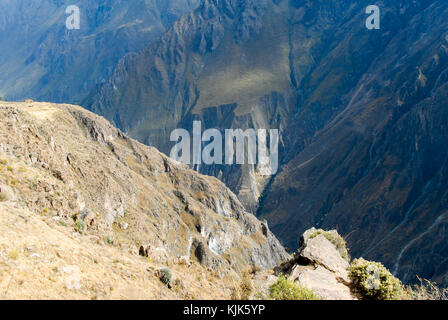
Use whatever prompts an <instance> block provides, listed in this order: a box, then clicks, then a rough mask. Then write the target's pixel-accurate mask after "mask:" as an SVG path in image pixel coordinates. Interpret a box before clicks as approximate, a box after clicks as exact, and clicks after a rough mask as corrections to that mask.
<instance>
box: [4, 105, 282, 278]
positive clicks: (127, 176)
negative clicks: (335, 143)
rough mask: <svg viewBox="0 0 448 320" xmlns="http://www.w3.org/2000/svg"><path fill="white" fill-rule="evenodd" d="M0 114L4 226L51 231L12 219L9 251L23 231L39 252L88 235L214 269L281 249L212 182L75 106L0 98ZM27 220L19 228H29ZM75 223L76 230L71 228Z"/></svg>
mask: <svg viewBox="0 0 448 320" xmlns="http://www.w3.org/2000/svg"><path fill="white" fill-rule="evenodd" d="M0 122H1V123H2V126H1V129H0V161H1V164H0V170H1V175H0V196H1V197H0V199H1V201H2V203H1V205H2V208H1V210H0V214H1V215H4V217H2V219H6V220H7V221H8V224H6V225H3V224H2V228H6V229H8V225H9V224H10V223H13V220H14V216H16V219H17V217H23V219H24V220H25V221H28V220H29V221H38V220H39V221H41V222H39V225H40V224H42V223H43V225H45V226H44V227H43V229H42V230H43V231H42V232H47V231H48V232H49V233H50V235H51V236H50V235H49V236H48V239H47V236H46V234H40V235H37V234H34V235H27V234H26V232H24V233H23V234H20V233H21V231H20V230H21V229H14V228H12V230H9V231H5V233H3V232H2V235H1V236H0V239H1V243H2V245H3V246H4V247H5V246H6V247H8V248H9V250H19V251H20V252H21V250H27V249H26V248H25V247H23V246H26V247H28V246H27V243H26V242H27V237H28V236H29V237H30V239H32V241H31V240H30V242H33V245H34V246H36V248H35V249H33V250H35V253H36V254H37V255H41V253H39V250H40V249H39V248H38V247H39V246H40V244H38V243H37V242H36V241H44V242H45V243H46V244H47V245H49V244H48V243H49V242H51V241H53V240H56V239H57V237H58V234H59V235H60V236H61V237H62V238H63V239H65V240H66V242H65V243H64V248H65V249H64V250H65V251H66V252H69V251H70V246H71V245H74V246H76V247H78V248H80V250H81V251H82V249H81V248H82V247H83V246H84V245H87V246H88V243H92V242H93V243H97V244H103V245H104V244H106V245H107V244H109V245H113V247H114V248H115V249H113V250H112V249H111V250H112V251H113V252H114V253H113V255H114V256H116V255H117V252H119V251H121V252H122V253H123V254H124V256H132V255H136V256H137V257H138V256H139V254H140V255H143V256H148V257H150V258H151V259H153V261H157V262H159V263H165V262H167V263H168V262H169V261H172V259H181V260H182V259H186V260H187V261H193V262H194V261H196V263H198V265H200V266H202V267H203V268H207V269H208V270H212V271H213V272H215V274H216V275H217V276H218V277H220V278H223V277H226V276H228V277H235V276H236V277H237V275H238V274H240V273H241V272H242V271H244V270H246V269H247V268H250V267H256V268H271V267H273V266H275V265H277V264H279V263H280V262H281V261H282V260H284V259H285V258H287V257H288V255H287V254H286V252H285V251H284V249H283V247H282V246H281V245H280V244H279V242H278V240H277V239H276V238H275V237H274V236H273V235H272V233H271V232H270V231H269V228H268V226H267V224H266V223H264V222H260V221H259V220H258V219H257V218H255V217H254V216H253V215H251V214H249V213H247V212H246V211H245V210H244V208H243V206H242V205H241V203H240V202H239V201H238V199H237V197H236V196H235V195H234V194H233V193H232V192H231V191H230V190H229V189H227V188H226V187H225V186H224V185H223V184H222V183H221V182H220V181H218V180H217V179H215V178H212V177H206V176H201V175H199V174H197V173H196V172H194V171H192V170H190V169H188V168H187V167H185V166H184V165H181V164H179V163H174V162H173V161H172V160H170V159H169V158H167V157H166V156H164V155H163V154H161V153H160V152H158V151H157V150H156V149H154V148H152V147H147V146H145V145H142V144H140V143H138V142H136V141H134V140H132V139H130V138H128V137H127V136H125V135H124V134H123V133H122V132H121V131H120V130H118V129H116V128H115V127H113V126H112V125H111V124H110V123H109V122H107V121H106V120H105V119H104V118H102V117H99V116H97V115H94V114H92V113H90V112H88V111H86V110H84V109H82V108H81V107H77V106H73V105H56V104H49V103H37V102H32V101H29V102H25V103H8V102H1V103H0ZM29 221H28V222H27V223H26V224H25V225H23V228H25V229H26V228H32V229H33V230H34V231H36V228H37V227H36V226H30V225H29V224H30V222H29ZM45 230H46V231H45ZM70 230H71V232H70ZM74 231H76V233H79V234H78V235H76V236H70V234H71V233H73V232H74ZM14 232H15V233H16V235H17V237H18V238H17V239H20V241H18V242H16V241H15V240H14V239H13V238H12V235H14ZM61 232H62V233H61ZM80 234H82V235H80ZM32 237H35V238H32ZM50 238H51V239H53V240H51V239H50ZM39 239H40V240H39ZM49 239H50V240H51V241H50V240H49ZM95 239H96V240H95ZM65 240H64V241H65ZM56 242H57V241H56ZM56 242H52V245H55V246H57V245H56ZM47 245H46V246H47ZM11 246H18V247H17V248H12V247H11ZM30 246H32V245H31V244H30ZM24 248H25V249H24ZM98 248H99V247H98ZM3 249H5V250H4V251H2V252H5V253H6V252H8V250H6V248H3ZM46 249H48V248H47V247H46ZM42 250H43V249H42ZM107 251H109V250H107ZM33 252H34V251H33ZM88 253H89V254H90V253H93V251H91V250H89V251H88ZM30 254H31V253H30ZM42 254H43V253H42ZM86 254H87V253H86ZM36 257H37V256H36ZM92 257H93V256H92ZM41 259H49V257H41ZM76 259H77V258H73V259H72V261H73V263H76ZM92 259H93V258H92ZM126 259H128V258H126ZM39 261H41V260H39ZM83 261H84V260H83ZM41 262H42V261H41ZM86 268H87V267H86ZM204 270H205V269H204ZM235 279H237V278H235ZM5 281H6V280H5Z"/></svg>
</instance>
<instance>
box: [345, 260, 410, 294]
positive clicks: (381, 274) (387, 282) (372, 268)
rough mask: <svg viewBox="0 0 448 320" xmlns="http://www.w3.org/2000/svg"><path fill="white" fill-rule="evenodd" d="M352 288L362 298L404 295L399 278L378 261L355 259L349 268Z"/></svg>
mask: <svg viewBox="0 0 448 320" xmlns="http://www.w3.org/2000/svg"><path fill="white" fill-rule="evenodd" d="M349 276H350V279H351V280H352V282H353V285H354V289H355V290H356V291H357V292H358V293H359V294H360V295H361V296H362V298H364V299H370V300H398V299H402V298H403V296H404V290H403V289H404V288H403V285H402V284H401V282H400V280H398V279H397V278H395V277H394V276H393V275H392V274H391V273H390V271H389V270H387V268H386V267H385V266H383V265H382V264H381V263H379V262H372V261H367V260H364V259H363V258H361V259H355V260H354V261H353V263H352V264H351V265H350V268H349Z"/></svg>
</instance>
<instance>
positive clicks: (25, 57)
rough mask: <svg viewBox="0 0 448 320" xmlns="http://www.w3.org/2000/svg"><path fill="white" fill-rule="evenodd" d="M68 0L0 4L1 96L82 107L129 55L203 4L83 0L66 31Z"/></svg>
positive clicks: (12, 0) (13, 0)
mask: <svg viewBox="0 0 448 320" xmlns="http://www.w3.org/2000/svg"><path fill="white" fill-rule="evenodd" d="M73 4H74V3H73V1H68V0H36V1H26V0H4V1H1V3H0V50H1V52H2V54H1V57H0V96H3V97H7V98H8V99H10V100H21V99H24V98H32V99H36V100H45V101H53V102H72V103H79V102H80V101H81V100H83V99H84V98H85V96H86V95H87V94H88V93H89V92H90V91H91V90H92V89H93V88H94V87H95V85H97V84H99V83H102V82H104V81H105V80H106V79H107V78H108V77H109V76H110V74H111V72H112V70H113V67H114V65H115V64H116V63H117V62H118V61H119V59H121V58H122V57H123V56H125V55H126V54H128V53H132V52H137V51H139V50H141V49H143V48H144V47H145V46H147V45H148V43H150V42H151V41H152V40H154V39H155V38H156V37H158V36H159V35H160V34H162V33H163V32H165V31H166V29H167V28H169V27H170V26H171V25H172V23H173V22H174V21H176V20H177V19H178V18H179V16H181V15H182V14H183V13H185V12H188V11H190V10H192V9H194V8H196V7H197V5H198V4H199V0H188V1H185V0H173V1H162V0H136V1H122V0H118V1H117V0H101V1H90V0H80V1H77V2H76V3H75V4H76V5H77V6H78V7H79V9H80V29H79V30H68V29H67V28H66V20H67V18H68V17H69V15H68V14H66V8H67V7H68V6H69V5H73Z"/></svg>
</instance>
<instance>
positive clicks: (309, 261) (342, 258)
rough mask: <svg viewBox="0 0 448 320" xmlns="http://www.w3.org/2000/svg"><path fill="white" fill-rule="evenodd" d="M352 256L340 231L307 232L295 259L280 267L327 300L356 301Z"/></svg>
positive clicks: (313, 229) (311, 230)
mask: <svg viewBox="0 0 448 320" xmlns="http://www.w3.org/2000/svg"><path fill="white" fill-rule="evenodd" d="M348 267H349V258H348V253H347V249H346V248H345V242H344V241H343V238H342V237H341V236H340V235H339V234H338V233H337V231H335V230H332V231H324V230H317V229H315V228H312V229H310V230H308V231H306V232H305V233H304V234H303V235H302V237H301V239H300V243H299V250H298V251H297V253H296V254H295V255H294V258H293V259H292V260H291V261H289V262H288V263H286V264H284V265H282V266H281V267H280V268H278V269H277V272H280V273H283V274H285V275H287V276H288V278H289V279H291V280H293V281H296V282H297V283H298V284H299V285H301V286H303V287H305V288H307V289H310V290H312V291H313V292H314V293H315V294H317V295H318V296H320V297H321V298H322V299H325V300H353V299H355V297H354V296H353V295H352V293H351V290H350V286H351V283H350V278H349V276H348V271H347V269H348Z"/></svg>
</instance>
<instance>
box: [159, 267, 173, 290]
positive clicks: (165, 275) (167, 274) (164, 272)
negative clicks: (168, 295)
mask: <svg viewBox="0 0 448 320" xmlns="http://www.w3.org/2000/svg"><path fill="white" fill-rule="evenodd" d="M159 278H160V281H162V282H163V284H165V285H166V286H168V287H169V286H170V285H171V279H172V275H171V271H170V269H168V268H163V269H161V270H160V271H159Z"/></svg>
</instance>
